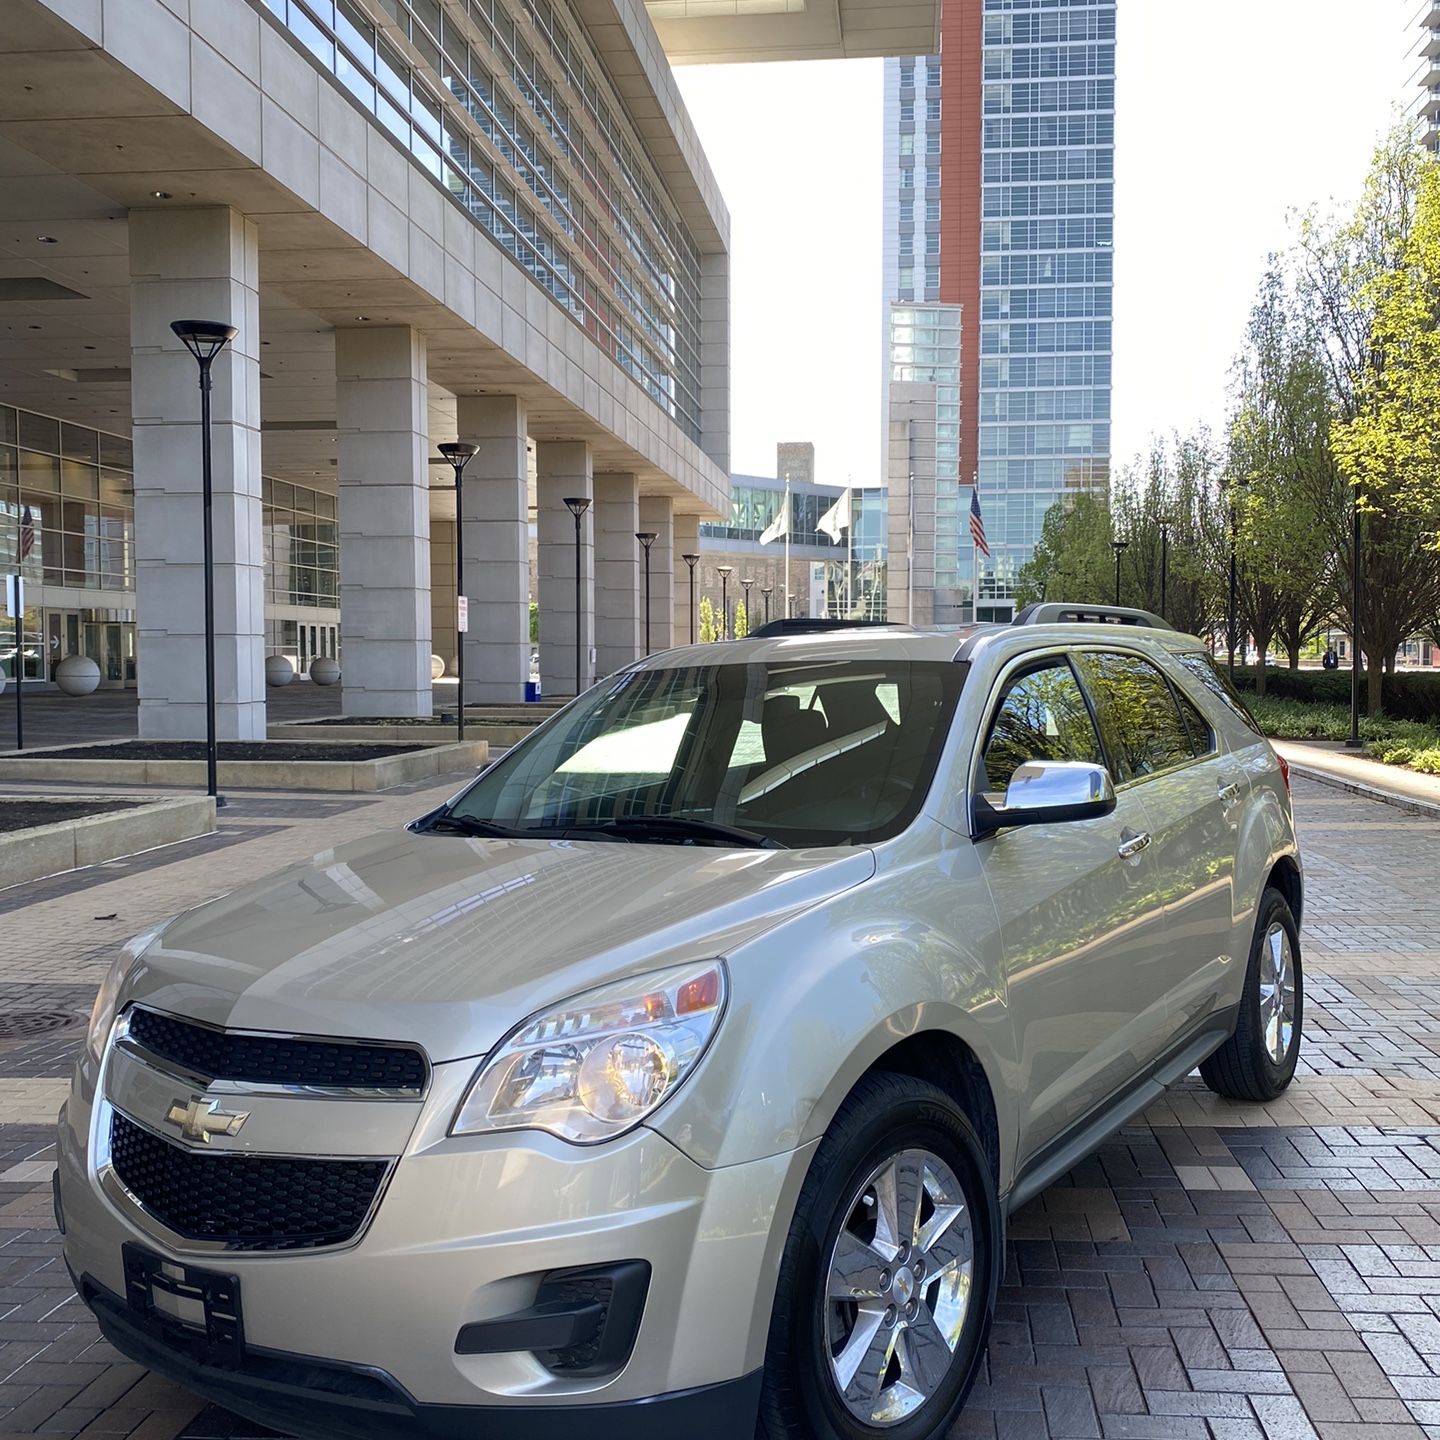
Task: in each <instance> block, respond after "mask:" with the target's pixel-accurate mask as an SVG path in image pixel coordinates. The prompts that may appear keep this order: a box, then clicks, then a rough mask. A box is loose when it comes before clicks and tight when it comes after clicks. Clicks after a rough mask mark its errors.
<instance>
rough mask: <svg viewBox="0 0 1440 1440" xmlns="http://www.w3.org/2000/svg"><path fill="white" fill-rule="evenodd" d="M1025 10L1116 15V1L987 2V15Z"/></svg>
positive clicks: (1033, 0) (1037, 0)
mask: <svg viewBox="0 0 1440 1440" xmlns="http://www.w3.org/2000/svg"><path fill="white" fill-rule="evenodd" d="M1025 10H1100V11H1109V12H1110V13H1111V14H1112V15H1113V14H1114V13H1115V0H985V13H986V14H987V15H994V14H1000V13H1008V12H1011V11H1014V12H1016V13H1017V14H1018V13H1019V12H1021V11H1025Z"/></svg>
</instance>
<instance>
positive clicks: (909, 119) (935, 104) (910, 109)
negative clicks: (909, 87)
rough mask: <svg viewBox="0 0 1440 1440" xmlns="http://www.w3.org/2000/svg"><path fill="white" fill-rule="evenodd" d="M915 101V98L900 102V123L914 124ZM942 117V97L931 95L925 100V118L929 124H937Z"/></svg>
mask: <svg viewBox="0 0 1440 1440" xmlns="http://www.w3.org/2000/svg"><path fill="white" fill-rule="evenodd" d="M915 118H916V116H915V102H914V101H913V100H902V101H901V102H900V123H901V124H902V125H906V124H914V122H915ZM939 119H940V97H939V96H938V95H931V96H930V97H929V98H928V99H927V100H926V101H925V120H926V123H927V124H932V125H933V124H936V123H937V122H938V121H939Z"/></svg>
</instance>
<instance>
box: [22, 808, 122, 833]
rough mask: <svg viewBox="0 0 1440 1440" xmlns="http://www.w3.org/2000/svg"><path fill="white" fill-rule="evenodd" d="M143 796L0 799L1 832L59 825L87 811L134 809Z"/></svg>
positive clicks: (91, 813)
mask: <svg viewBox="0 0 1440 1440" xmlns="http://www.w3.org/2000/svg"><path fill="white" fill-rule="evenodd" d="M144 803H145V802H144V801H142V800H0V834H3V833H5V832H7V831H13V830H29V829H32V828H33V827H34V826H36V825H58V824H59V823H60V822H61V821H62V820H81V819H83V818H84V817H85V816H87V815H109V814H111V813H112V812H113V811H116V810H133V809H134V808H135V807H136V806H137V805H142V804H144Z"/></svg>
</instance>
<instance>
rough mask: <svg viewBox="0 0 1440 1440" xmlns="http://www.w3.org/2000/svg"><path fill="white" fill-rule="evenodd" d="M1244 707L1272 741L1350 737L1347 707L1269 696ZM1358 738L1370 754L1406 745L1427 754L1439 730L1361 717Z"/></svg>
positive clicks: (1438, 740) (1437, 744)
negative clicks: (1379, 748) (1367, 746)
mask: <svg viewBox="0 0 1440 1440" xmlns="http://www.w3.org/2000/svg"><path fill="white" fill-rule="evenodd" d="M1246 703H1247V704H1248V705H1249V707H1250V711H1251V713H1252V714H1253V715H1254V716H1255V719H1256V721H1257V722H1258V724H1259V725H1260V728H1261V729H1262V730H1264V732H1265V733H1266V734H1267V735H1269V736H1270V737H1271V738H1272V739H1275V740H1347V739H1349V737H1350V707H1349V706H1348V705H1316V704H1306V703H1305V702H1303V701H1300V700H1291V699H1282V698H1279V697H1276V696H1271V695H1266V696H1264V697H1261V696H1258V695H1249V696H1247V697H1246ZM1360 738H1361V740H1363V741H1364V742H1366V744H1367V745H1369V746H1370V747H1371V749H1372V751H1373V750H1374V749H1375V748H1378V747H1381V746H1384V745H1388V746H1390V747H1392V748H1394V747H1398V746H1401V745H1407V746H1409V747H1410V748H1411V749H1412V750H1415V751H1417V752H1418V751H1428V750H1433V749H1440V726H1436V725H1425V724H1421V723H1419V722H1418V721H1414V720H1397V719H1392V718H1391V717H1390V716H1388V715H1381V716H1377V717H1371V716H1369V715H1362V716H1361V717H1360ZM1391 763H1392V764H1408V763H1410V762H1409V761H1392V762H1391Z"/></svg>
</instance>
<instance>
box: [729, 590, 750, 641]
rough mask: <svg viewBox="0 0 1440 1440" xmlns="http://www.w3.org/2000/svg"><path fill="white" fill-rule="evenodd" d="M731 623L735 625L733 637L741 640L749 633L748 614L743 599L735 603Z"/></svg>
mask: <svg viewBox="0 0 1440 1440" xmlns="http://www.w3.org/2000/svg"><path fill="white" fill-rule="evenodd" d="M731 623H732V624H733V625H734V627H735V639H737V640H743V639H744V638H745V637H746V636H747V635H748V634H749V633H750V616H749V614H748V613H747V612H746V609H745V602H744V601H743V600H741V601H739V602H738V603H737V604H736V606H735V614H734V616H733V617H732V620H731Z"/></svg>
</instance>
